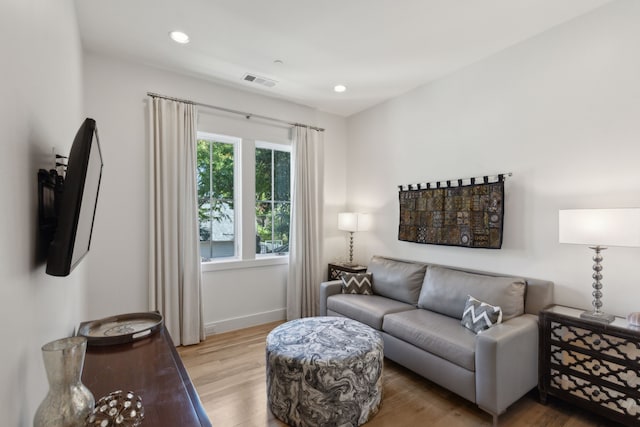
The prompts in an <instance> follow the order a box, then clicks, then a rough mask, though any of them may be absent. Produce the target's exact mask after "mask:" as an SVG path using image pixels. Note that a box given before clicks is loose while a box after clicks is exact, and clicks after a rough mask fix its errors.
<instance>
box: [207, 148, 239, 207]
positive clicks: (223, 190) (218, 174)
mask: <svg viewBox="0 0 640 427" xmlns="http://www.w3.org/2000/svg"><path fill="white" fill-rule="evenodd" d="M211 145H212V151H213V153H212V165H211V175H212V181H213V196H212V197H213V198H215V199H227V200H233V199H234V195H233V144H229V143H226V142H214V143H212V144H211Z"/></svg>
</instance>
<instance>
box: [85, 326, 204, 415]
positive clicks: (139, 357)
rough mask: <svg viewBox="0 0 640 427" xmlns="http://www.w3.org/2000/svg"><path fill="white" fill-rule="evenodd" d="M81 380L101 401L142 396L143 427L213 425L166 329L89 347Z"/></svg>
mask: <svg viewBox="0 0 640 427" xmlns="http://www.w3.org/2000/svg"><path fill="white" fill-rule="evenodd" d="M82 382H83V383H84V385H86V386H87V387H88V388H89V390H91V392H92V393H93V395H94V397H95V398H96V401H97V400H98V399H99V398H101V397H102V396H105V395H107V394H109V393H111V392H112V391H116V390H122V391H125V392H126V391H133V392H134V393H135V394H137V395H139V396H141V397H142V404H143V406H144V421H143V425H148V426H154V427H162V426H171V427H176V426H180V427H192V426H200V427H203V426H207V427H210V426H211V422H210V421H209V418H208V417H207V414H206V413H205V411H204V408H203V407H202V404H201V402H200V397H199V396H198V393H197V392H196V390H195V388H194V386H193V383H192V382H191V379H190V378H189V375H188V374H187V371H186V370H185V368H184V365H183V364H182V360H181V359H180V356H179V355H178V352H177V351H176V349H175V346H174V344H173V341H172V340H171V336H170V335H169V333H168V332H167V331H166V329H165V328H164V326H163V327H162V328H161V329H160V330H159V331H158V332H156V333H155V334H153V335H151V336H149V337H147V338H144V339H141V340H139V341H135V342H132V343H126V344H117V345H109V346H88V347H87V354H86V357H85V362H84V370H83V372H82Z"/></svg>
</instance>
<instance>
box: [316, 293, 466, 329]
mask: <svg viewBox="0 0 640 427" xmlns="http://www.w3.org/2000/svg"><path fill="white" fill-rule="evenodd" d="M327 310H330V311H332V312H334V313H337V314H341V315H343V316H346V317H349V318H351V319H353V320H357V321H359V322H362V323H364V324H365V325H369V326H371V327H372V328H374V329H377V330H381V329H382V318H383V317H384V316H385V315H386V314H389V313H395V312H398V311H403V310H415V307H414V306H412V305H410V304H406V303H403V302H400V301H396V300H392V299H389V298H385V297H381V296H378V295H356V294H336V295H331V296H330V297H329V298H327ZM458 327H460V325H458Z"/></svg>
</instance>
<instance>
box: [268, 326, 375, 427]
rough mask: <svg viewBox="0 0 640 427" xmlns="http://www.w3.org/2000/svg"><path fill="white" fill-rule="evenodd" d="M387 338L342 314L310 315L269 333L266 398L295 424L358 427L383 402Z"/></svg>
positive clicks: (280, 415)
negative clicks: (334, 315) (385, 344)
mask: <svg viewBox="0 0 640 427" xmlns="http://www.w3.org/2000/svg"><path fill="white" fill-rule="evenodd" d="M382 350H383V346H382V337H381V336H380V334H379V333H378V332H377V331H375V330H374V329H372V328H370V327H368V326H367V325H364V324H362V323H360V322H356V321H355V320H351V319H347V318H343V317H309V318H304V319H297V320H292V321H290V322H287V323H284V324H282V325H280V326H278V327H276V328H275V329H274V330H273V331H271V332H270V333H269V335H268V336H267V400H268V404H269V408H270V409H271V412H273V414H274V415H275V416H276V417H277V418H279V419H280V420H282V421H284V422H285V423H287V424H289V425H291V426H296V427H302V426H313V427H316V426H327V427H328V426H334V427H335V426H345V427H346V426H359V425H361V424H364V423H366V422H367V421H368V420H369V418H371V417H372V416H373V415H375V414H376V412H378V407H379V406H380V401H381V400H382V360H383V357H384V355H383V351H382Z"/></svg>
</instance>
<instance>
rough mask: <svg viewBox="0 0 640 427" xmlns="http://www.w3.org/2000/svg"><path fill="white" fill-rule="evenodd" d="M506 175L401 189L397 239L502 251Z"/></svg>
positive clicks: (401, 187) (403, 187)
mask: <svg viewBox="0 0 640 427" xmlns="http://www.w3.org/2000/svg"><path fill="white" fill-rule="evenodd" d="M505 175H507V176H511V173H509V174H500V175H497V176H495V177H492V180H495V179H496V178H497V181H493V182H490V180H489V178H490V177H489V176H485V177H483V178H481V183H476V178H467V179H464V180H463V179H458V180H455V181H446V182H436V183H435V184H432V183H426V184H410V185H408V186H402V185H401V186H399V189H400V192H399V197H398V198H399V201H400V225H399V230H398V240H403V241H406V242H415V243H426V244H432V245H447V246H463V247H468V248H485V249H500V247H501V246H502V229H503V218H504V179H505ZM465 181H467V182H468V184H464V182H465ZM445 183H446V184H445ZM405 187H406V188H405Z"/></svg>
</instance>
